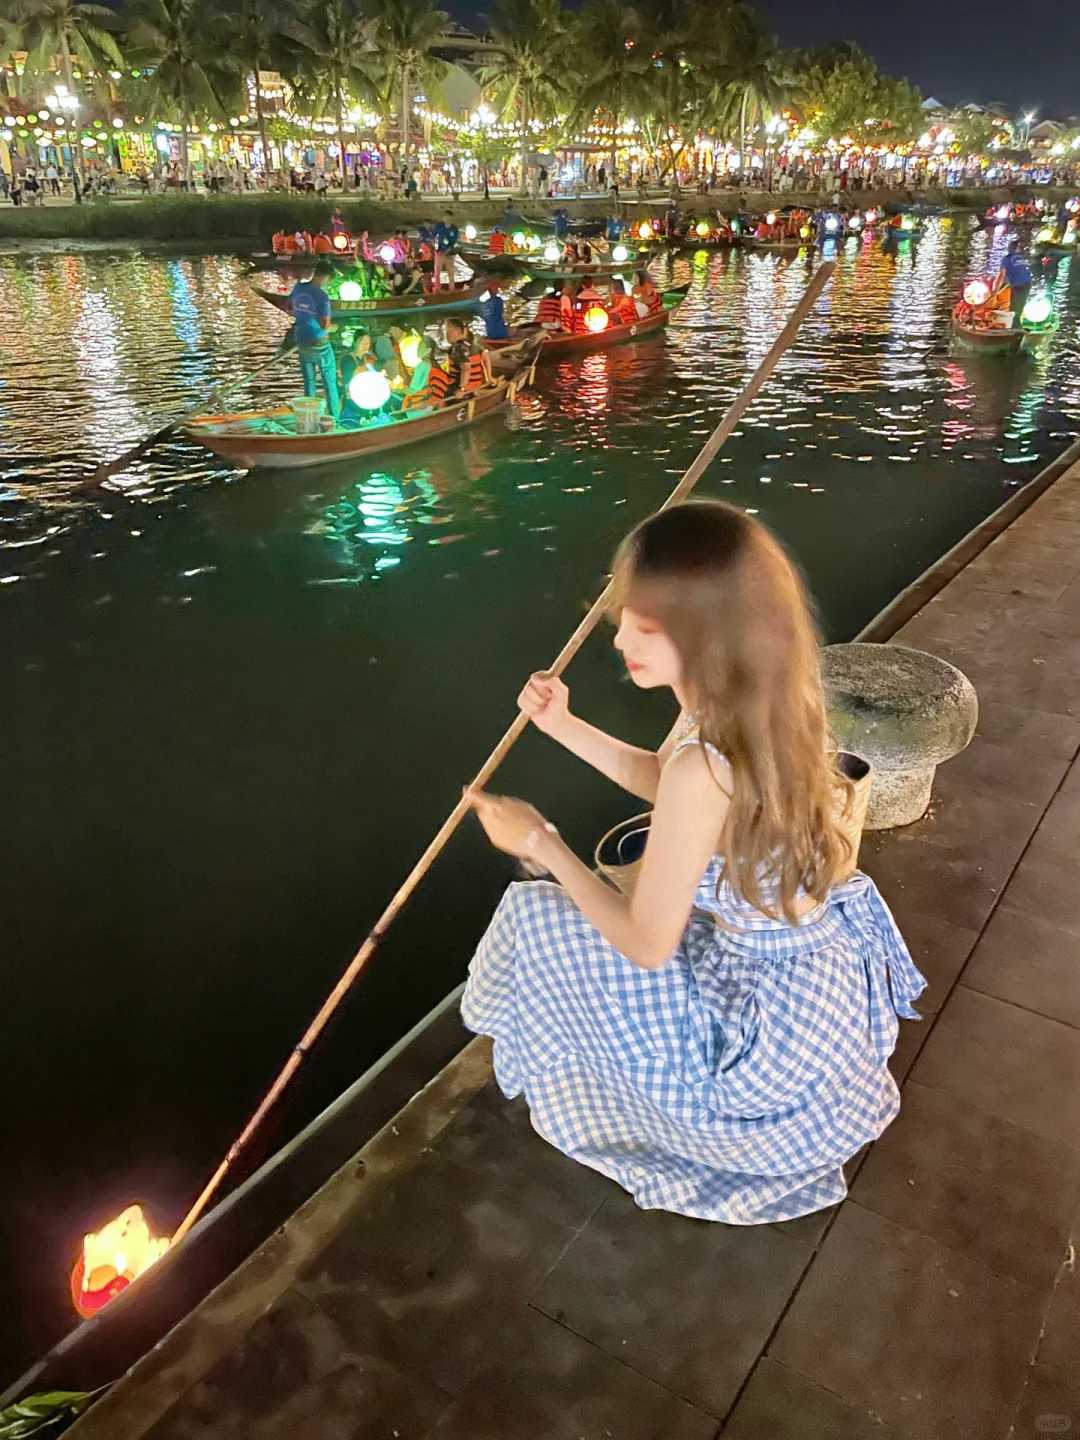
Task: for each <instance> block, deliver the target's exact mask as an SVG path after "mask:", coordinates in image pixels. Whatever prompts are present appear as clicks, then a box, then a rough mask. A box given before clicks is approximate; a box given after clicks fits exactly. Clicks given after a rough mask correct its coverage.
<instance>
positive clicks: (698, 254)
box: [694, 250, 709, 265]
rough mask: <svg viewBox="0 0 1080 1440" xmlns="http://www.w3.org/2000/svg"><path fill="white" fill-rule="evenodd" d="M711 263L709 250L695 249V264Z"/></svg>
mask: <svg viewBox="0 0 1080 1440" xmlns="http://www.w3.org/2000/svg"><path fill="white" fill-rule="evenodd" d="M708 263H709V252H708V251H707V250H695V251H694V264H695V265H707V264H708Z"/></svg>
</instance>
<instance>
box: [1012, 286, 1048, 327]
mask: <svg viewBox="0 0 1080 1440" xmlns="http://www.w3.org/2000/svg"><path fill="white" fill-rule="evenodd" d="M1053 313H1054V306H1053V302H1052V301H1051V299H1050V296H1049V295H1047V293H1046V291H1045V290H1040V291H1039V292H1038V293H1037V294H1035V295H1032V296H1031V298H1030V299H1029V300H1028V302H1027V304H1026V305H1025V306H1024V309H1023V312H1022V313H1021V315H1020V322H1021V324H1023V325H1045V324H1046V322H1047V321H1048V320H1049V319H1050V316H1051V315H1053Z"/></svg>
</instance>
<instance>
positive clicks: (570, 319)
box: [559, 280, 578, 330]
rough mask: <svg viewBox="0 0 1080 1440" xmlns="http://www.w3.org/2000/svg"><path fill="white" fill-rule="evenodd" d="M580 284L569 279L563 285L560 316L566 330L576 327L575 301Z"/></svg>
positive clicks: (560, 298)
mask: <svg viewBox="0 0 1080 1440" xmlns="http://www.w3.org/2000/svg"><path fill="white" fill-rule="evenodd" d="M577 292H578V286H577V285H576V284H575V283H574V281H573V280H567V281H566V282H565V283H564V285H563V287H562V294H561V295H560V297H559V316H560V319H561V321H562V328H563V329H564V330H573V328H574V302H575V301H576V299H577Z"/></svg>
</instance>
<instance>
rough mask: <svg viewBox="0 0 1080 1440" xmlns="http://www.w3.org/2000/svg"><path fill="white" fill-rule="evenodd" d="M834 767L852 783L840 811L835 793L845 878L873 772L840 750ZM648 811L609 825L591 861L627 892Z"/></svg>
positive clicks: (855, 856) (854, 857) (852, 864)
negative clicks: (847, 849) (847, 847)
mask: <svg viewBox="0 0 1080 1440" xmlns="http://www.w3.org/2000/svg"><path fill="white" fill-rule="evenodd" d="M836 768H837V769H838V770H839V771H840V773H841V774H842V775H844V776H846V778H847V779H848V780H850V781H851V784H852V796H851V808H850V809H849V810H848V811H847V813H846V814H845V813H843V810H842V808H841V802H840V797H839V796H838V797H837V810H838V811H839V812H840V813H839V814H838V815H837V823H838V825H839V827H840V830H841V833H842V834H843V835H845V836H846V837H847V839H848V840H849V841H850V843H851V858H850V860H849V862H848V864H847V865H846V866H845V867H844V872H843V874H842V875H841V876H840V877H839V878H840V879H844V880H846V879H847V877H848V876H849V875H850V874H851V872H852V871H853V870H855V869H856V868H857V866H858V863H859V844H860V842H861V840H862V832H863V824H864V822H865V820H866V807H867V805H868V803H869V801H870V786H871V784H872V782H873V778H874V772H873V770H872V768H871V766H870V763H869V762H868V761H866V760H864V759H862V757H861V756H859V755H852V754H851V753H850V752H849V751H847V750H841V751H839V752H838V754H837V756H836ZM650 813H651V812H649V811H646V812H645V813H644V814H643V815H634V816H632V817H631V818H630V819H629V820H623V821H621V822H620V823H619V824H618V825H614V826H612V828H611V829H610V830H609V831H608V832H607V834H606V835H605V836H603V838H602V839H601V841H600V843H599V844H598V845H597V847H596V852H595V854H594V856H593V861H594V864H595V866H596V872H597V874H598V875H602V876H603V877H604V879H605V880H608V881H610V883H611V884H612V885H614V886H615V888H616V889H617V890H621V891H622V893H623V894H624V895H626V896H628V897H629V896H631V895H633V893H634V886H635V884H636V883H637V877H638V874H639V873H640V870H641V862H642V858H643V857H644V854H645V842H646V841H647V840H648V838H649V819H650Z"/></svg>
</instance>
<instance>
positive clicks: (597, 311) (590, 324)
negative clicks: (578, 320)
mask: <svg viewBox="0 0 1080 1440" xmlns="http://www.w3.org/2000/svg"><path fill="white" fill-rule="evenodd" d="M607 327H608V313H607V311H606V310H605V309H604V307H603V306H602V305H590V306H589V308H588V310H586V311H585V329H586V330H591V331H592V332H593V334H594V335H599V333H600V331H601V330H606V329H607Z"/></svg>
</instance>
